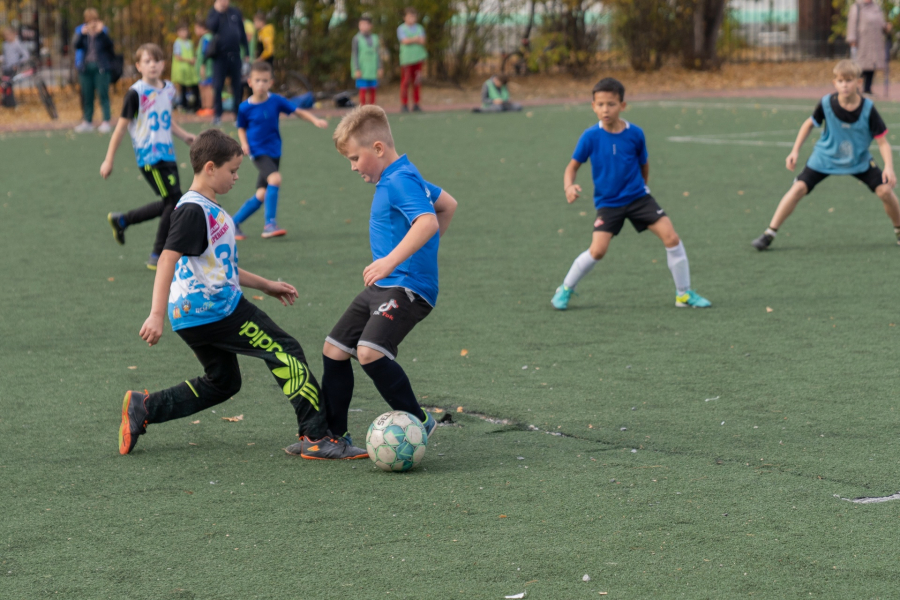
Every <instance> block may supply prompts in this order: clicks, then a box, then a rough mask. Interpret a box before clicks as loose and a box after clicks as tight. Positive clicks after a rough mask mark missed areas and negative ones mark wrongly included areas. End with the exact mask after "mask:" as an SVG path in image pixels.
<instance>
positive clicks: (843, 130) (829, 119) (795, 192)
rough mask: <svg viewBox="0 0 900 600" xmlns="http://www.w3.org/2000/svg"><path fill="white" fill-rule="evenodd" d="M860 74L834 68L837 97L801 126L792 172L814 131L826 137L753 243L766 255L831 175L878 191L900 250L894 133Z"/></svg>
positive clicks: (842, 65)
mask: <svg viewBox="0 0 900 600" xmlns="http://www.w3.org/2000/svg"><path fill="white" fill-rule="evenodd" d="M860 74H861V71H860V68H859V66H858V65H857V64H856V63H854V62H853V61H850V60H842V61H840V62H839V63H838V64H837V65H836V66H835V67H834V87H835V89H836V90H837V91H836V93H834V94H829V95H827V96H825V97H824V98H822V99H821V100H820V101H819V103H818V104H817V105H816V108H815V110H814V111H813V114H812V116H811V117H810V118H808V119H807V120H806V121H805V122H804V123H803V125H801V126H800V131H799V133H797V139H796V141H794V147H793V149H792V150H791V153H790V154H788V157H787V159H785V166H786V167H787V169H788V170H789V171H793V170H794V168H795V167H796V166H797V158H798V157H799V154H800V148H801V147H802V146H803V142H805V141H806V138H807V137H809V134H810V132H812V130H813V128H814V127H820V126H824V127H825V131H824V132H823V133H822V137H821V138H819V141H818V142H816V147H815V148H814V149H813V153H812V155H811V156H810V157H809V160H807V161H806V166H805V167H804V168H803V171H802V172H801V173H800V175H798V176H797V178H796V179H794V184H793V185H792V186H791V189H789V190H788V192H787V193H786V194H785V195H784V197H782V199H781V202H779V203H778V208H777V209H775V215H774V216H773V217H772V220H771V221H770V222H769V227H768V228H767V229H766V230H765V231H764V232H763V234H762V235H761V236H759V237H758V238H756V239H755V240H753V241H752V242H751V244H752V245H753V247H754V248H756V249H757V250H766V249H767V248H768V247H769V246H770V245H771V244H772V241H773V240H774V239H775V236H776V235H777V233H778V229H779V228H780V227H781V225H782V224H783V223H784V222H785V220H787V218H788V217H789V216H790V215H791V213H792V212H794V209H795V208H796V207H797V204H798V203H799V202H800V200H801V199H803V197H804V196H806V195H807V194H809V193H810V192H811V191H813V188H815V187H816V185H818V184H819V183H820V182H821V181H822V180H823V179H825V178H826V177H828V176H829V175H853V176H854V177H855V178H856V179H858V180H859V181H861V182H862V183H863V184H865V185H866V186H867V187H868V188H869V189H870V190H872V191H873V192H874V193H875V195H876V196H878V198H879V199H881V202H882V203H883V204H884V212H885V213H887V216H888V218H889V219H890V220H891V223H893V225H894V234H895V236H896V237H897V244H900V202H898V201H897V196H896V194H894V186H895V185H897V177H896V175H894V158H893V156H892V154H891V145H890V142H888V139H887V132H888V129H887V125H885V124H884V120H883V119H882V118H881V115H880V114H878V111H877V110H876V109H875V105H874V104H873V103H872V101H871V100H869V99H868V98H863V97H862V96H861V95H860V94H859V85H860ZM873 139H874V140H875V142H876V143H877V144H878V150H879V152H880V153H881V158H882V159H883V160H884V170H883V171H882V170H881V169H880V168H878V165H877V164H875V160H874V159H873V158H872V154H871V153H870V152H869V146H870V145H871V144H872V140H873Z"/></svg>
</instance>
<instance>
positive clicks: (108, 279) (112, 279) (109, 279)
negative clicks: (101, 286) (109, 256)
mask: <svg viewBox="0 0 900 600" xmlns="http://www.w3.org/2000/svg"><path fill="white" fill-rule="evenodd" d="M115 280H116V278H115V277H109V278H107V281H115Z"/></svg>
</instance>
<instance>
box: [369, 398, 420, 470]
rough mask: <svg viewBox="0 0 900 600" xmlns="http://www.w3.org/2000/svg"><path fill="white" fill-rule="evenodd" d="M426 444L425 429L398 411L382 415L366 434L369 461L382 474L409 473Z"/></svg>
mask: <svg viewBox="0 0 900 600" xmlns="http://www.w3.org/2000/svg"><path fill="white" fill-rule="evenodd" d="M427 444H428V433H426V431H425V426H424V425H422V422H421V421H420V420H419V419H417V418H416V417H414V416H412V415H411V414H409V413H408V412H404V411H402V410H394V411H391V412H386V413H384V414H383V415H381V416H380V417H378V418H377V419H375V420H374V421H373V422H372V424H371V425H369V431H368V433H366V451H367V452H368V453H369V458H371V459H372V462H374V463H375V466H377V467H378V468H379V469H381V470H383V471H409V470H410V469H412V468H413V467H415V466H416V465H418V464H419V463H420V462H422V457H423V456H425V446H426V445H427Z"/></svg>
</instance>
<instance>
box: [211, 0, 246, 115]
mask: <svg viewBox="0 0 900 600" xmlns="http://www.w3.org/2000/svg"><path fill="white" fill-rule="evenodd" d="M230 4H231V3H230V1H229V0H215V3H214V4H213V7H212V8H211V9H210V10H209V15H208V16H207V17H206V28H207V29H208V30H209V32H210V33H212V34H213V36H215V37H214V40H215V42H214V43H215V56H214V57H213V98H214V104H213V109H214V113H215V118H214V119H213V124H216V123H219V122H220V121H221V119H222V89H223V88H224V87H225V79H226V78H228V79H230V80H231V94H232V96H233V97H234V114H235V117H237V109H238V105H239V104H240V103H241V101H242V100H243V99H244V98H243V86H242V85H241V50H243V51H244V56H245V59H244V60H246V61H249V60H250V58H249V57H250V48H249V46H248V45H247V32H246V31H245V30H244V16H243V15H242V14H241V11H240V10H238V9H237V8H235V7H233V6H230Z"/></svg>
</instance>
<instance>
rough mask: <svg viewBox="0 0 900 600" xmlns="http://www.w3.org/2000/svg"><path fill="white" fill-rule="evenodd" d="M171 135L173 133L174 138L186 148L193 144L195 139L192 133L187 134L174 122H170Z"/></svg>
mask: <svg viewBox="0 0 900 600" xmlns="http://www.w3.org/2000/svg"><path fill="white" fill-rule="evenodd" d="M172 133H174V134H175V137H177V138H178V139H180V140H181V141H182V142H184V143H185V144H187V145H188V146H190V145H191V144H193V143H194V138H196V137H197V136H195V135H194V134H193V133H188V132H187V131H185V130H184V129H182V127H181V125H179V124H178V123H176V122H174V121H172Z"/></svg>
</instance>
